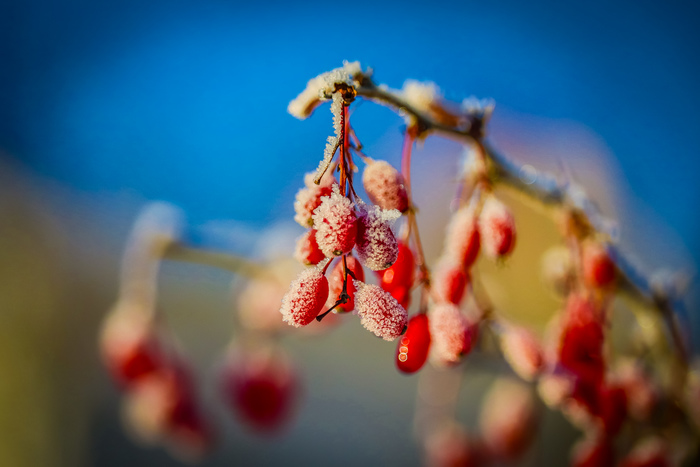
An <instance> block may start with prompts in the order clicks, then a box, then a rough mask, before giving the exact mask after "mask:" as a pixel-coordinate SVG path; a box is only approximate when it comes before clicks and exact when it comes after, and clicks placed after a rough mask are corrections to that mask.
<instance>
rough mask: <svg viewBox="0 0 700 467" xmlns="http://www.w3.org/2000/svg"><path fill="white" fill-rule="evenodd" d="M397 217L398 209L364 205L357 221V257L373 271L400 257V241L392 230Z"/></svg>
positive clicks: (386, 266)
mask: <svg viewBox="0 0 700 467" xmlns="http://www.w3.org/2000/svg"><path fill="white" fill-rule="evenodd" d="M397 217H398V211H383V210H382V209H381V208H379V207H378V206H362V209H361V215H360V217H359V219H358V222H357V239H356V250H357V257H358V258H359V259H360V261H361V262H362V264H363V265H365V266H367V267H368V268H370V269H371V270H373V271H381V270H384V269H387V268H388V267H390V266H391V265H392V264H394V263H395V262H396V259H397V258H398V255H399V247H398V242H397V241H396V237H394V232H392V231H391V224H392V223H393V222H394V221H395V220H396V218H397Z"/></svg>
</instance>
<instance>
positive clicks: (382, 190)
mask: <svg viewBox="0 0 700 467" xmlns="http://www.w3.org/2000/svg"><path fill="white" fill-rule="evenodd" d="M362 184H363V185H364V187H365V191H366V192H367V196H369V199H370V200H371V201H372V202H373V203H374V204H376V205H377V206H379V207H381V208H382V209H397V210H399V211H400V212H404V211H406V210H407V209H408V195H407V194H406V187H405V186H404V180H403V177H402V176H401V174H400V173H399V171H398V170H396V169H395V168H394V167H392V166H391V164H389V163H388V162H386V161H371V162H370V163H369V164H367V166H366V167H365V170H364V172H363V173H362Z"/></svg>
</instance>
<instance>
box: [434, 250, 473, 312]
mask: <svg viewBox="0 0 700 467" xmlns="http://www.w3.org/2000/svg"><path fill="white" fill-rule="evenodd" d="M469 281H470V277H469V273H468V272H465V271H464V269H462V268H461V267H460V266H459V265H458V264H456V263H453V262H452V261H450V260H448V259H446V258H443V259H442V260H440V261H439V262H438V264H437V266H436V267H435V270H434V272H433V277H432V280H431V282H430V285H431V288H430V291H431V293H432V296H433V300H435V302H436V303H454V304H455V305H459V303H460V302H461V301H462V298H463V297H464V290H465V288H466V286H467V284H468V283H469Z"/></svg>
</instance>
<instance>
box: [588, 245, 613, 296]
mask: <svg viewBox="0 0 700 467" xmlns="http://www.w3.org/2000/svg"><path fill="white" fill-rule="evenodd" d="M581 256H582V258H581V260H582V266H583V280H584V281H585V282H586V284H588V285H589V286H590V287H594V288H603V287H607V286H609V285H610V284H612V283H613V281H614V280H615V264H614V263H613V261H612V259H611V258H610V255H609V254H608V252H607V250H606V249H605V247H603V245H601V244H599V243H596V242H592V241H589V242H584V244H583V246H582V251H581Z"/></svg>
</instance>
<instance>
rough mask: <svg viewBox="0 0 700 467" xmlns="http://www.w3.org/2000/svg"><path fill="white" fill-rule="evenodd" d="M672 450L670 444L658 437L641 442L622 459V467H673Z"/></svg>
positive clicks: (651, 437)
mask: <svg viewBox="0 0 700 467" xmlns="http://www.w3.org/2000/svg"><path fill="white" fill-rule="evenodd" d="M671 465H674V464H673V462H672V458H671V449H670V447H669V445H668V442H667V441H666V440H664V439H662V438H660V437H657V436H650V437H647V438H644V439H642V440H641V441H639V442H638V443H637V444H636V445H635V446H634V447H633V448H632V450H631V451H630V452H629V454H627V456H626V457H625V458H624V459H622V461H621V462H620V464H619V466H620V467H671Z"/></svg>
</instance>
